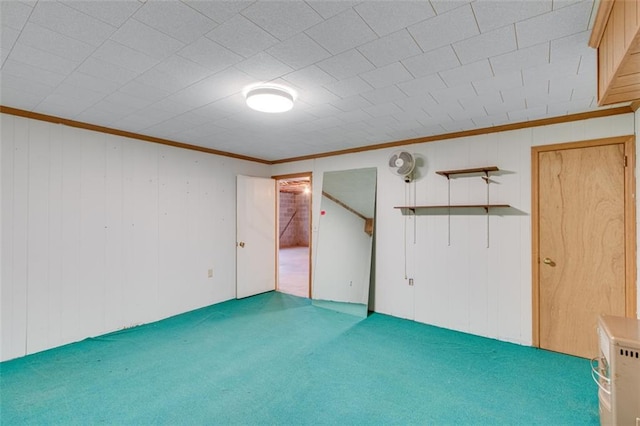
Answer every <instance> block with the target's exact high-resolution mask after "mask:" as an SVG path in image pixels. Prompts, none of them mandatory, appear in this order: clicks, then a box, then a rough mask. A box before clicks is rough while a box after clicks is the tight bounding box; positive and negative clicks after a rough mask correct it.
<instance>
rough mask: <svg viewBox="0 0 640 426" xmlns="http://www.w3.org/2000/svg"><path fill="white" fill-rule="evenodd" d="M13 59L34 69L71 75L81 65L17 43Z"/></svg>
mask: <svg viewBox="0 0 640 426" xmlns="http://www.w3.org/2000/svg"><path fill="white" fill-rule="evenodd" d="M11 58H12V59H14V60H16V61H18V62H22V63H23V64H29V65H33V66H34V67H38V68H42V69H44V70H48V71H53V72H56V73H59V74H69V73H71V72H72V71H73V70H74V69H76V67H77V66H78V65H79V64H80V62H76V61H72V60H69V59H65V58H61V57H60V56H56V55H53V54H51V53H48V52H45V51H42V50H39V49H35V48H33V47H31V46H27V45H25V44H22V43H16V45H15V46H14V47H13V51H12V52H11Z"/></svg>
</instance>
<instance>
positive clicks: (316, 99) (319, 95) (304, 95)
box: [298, 86, 340, 106]
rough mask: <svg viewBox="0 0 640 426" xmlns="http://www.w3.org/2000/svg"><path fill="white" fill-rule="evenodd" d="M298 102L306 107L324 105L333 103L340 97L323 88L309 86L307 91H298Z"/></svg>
mask: <svg viewBox="0 0 640 426" xmlns="http://www.w3.org/2000/svg"><path fill="white" fill-rule="evenodd" d="M298 93H299V97H298V100H299V101H302V102H305V103H306V104H308V105H311V106H315V105H326V104H327V103H328V102H333V101H336V100H338V99H340V97H339V96H338V95H336V94H335V93H333V92H331V91H329V90H328V89H326V88H324V87H318V86H316V87H313V86H311V87H310V88H309V90H305V91H299V92H298Z"/></svg>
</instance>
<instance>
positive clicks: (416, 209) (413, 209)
mask: <svg viewBox="0 0 640 426" xmlns="http://www.w3.org/2000/svg"><path fill="white" fill-rule="evenodd" d="M505 207H511V206H510V205H509V204H455V205H447V204H445V205H432V206H396V207H394V209H400V210H401V211H402V214H407V212H412V213H413V214H416V213H417V212H419V211H421V210H425V211H426V210H443V213H447V212H448V211H449V210H456V209H472V208H481V209H484V210H485V212H487V213H488V212H489V209H494V208H505Z"/></svg>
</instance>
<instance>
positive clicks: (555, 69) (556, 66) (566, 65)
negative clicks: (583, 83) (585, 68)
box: [522, 56, 580, 85]
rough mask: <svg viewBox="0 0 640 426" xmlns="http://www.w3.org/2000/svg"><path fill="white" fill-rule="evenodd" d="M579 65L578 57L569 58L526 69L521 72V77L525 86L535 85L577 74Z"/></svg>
mask: <svg viewBox="0 0 640 426" xmlns="http://www.w3.org/2000/svg"><path fill="white" fill-rule="evenodd" d="M579 65H580V57H579V56H574V57H569V58H566V59H561V60H557V61H555V62H552V63H550V64H543V65H540V66H537V67H532V68H527V69H525V70H523V71H522V77H523V81H524V84H525V85H529V84H535V83H537V82H539V81H546V80H549V79H551V78H554V77H558V76H564V75H574V74H578V66H579Z"/></svg>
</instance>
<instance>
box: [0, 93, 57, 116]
mask: <svg viewBox="0 0 640 426" xmlns="http://www.w3.org/2000/svg"><path fill="white" fill-rule="evenodd" d="M45 96H46V95H36V94H33V93H27V92H25V91H24V90H20V89H13V88H10V87H8V88H4V89H2V90H0V105H6V106H11V107H13V108H20V109H24V110H26V111H33V110H35V109H37V107H38V105H39V104H40V103H41V102H42V101H43V99H44V98H45Z"/></svg>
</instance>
